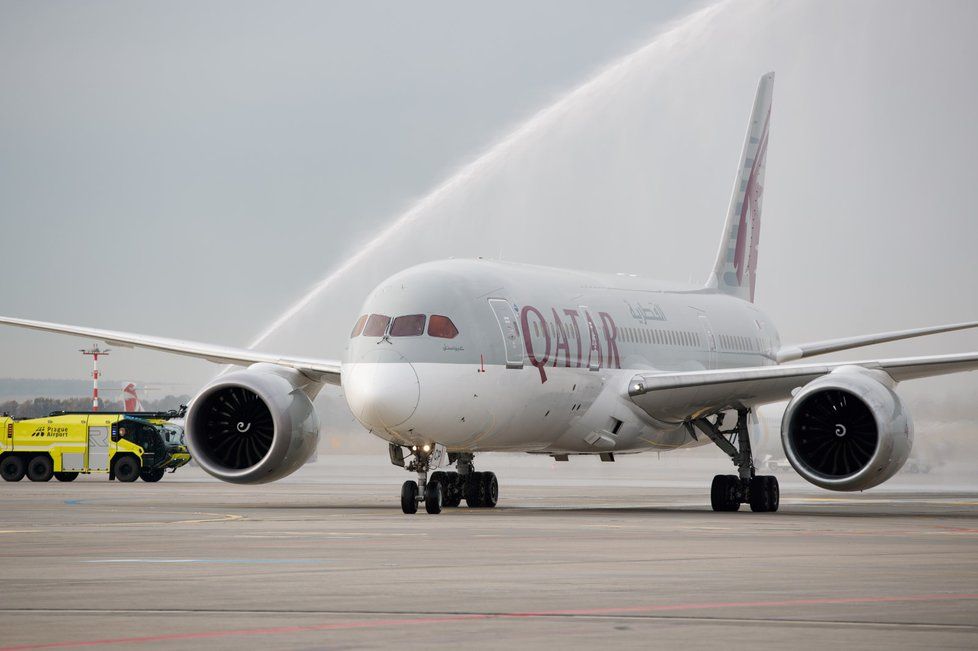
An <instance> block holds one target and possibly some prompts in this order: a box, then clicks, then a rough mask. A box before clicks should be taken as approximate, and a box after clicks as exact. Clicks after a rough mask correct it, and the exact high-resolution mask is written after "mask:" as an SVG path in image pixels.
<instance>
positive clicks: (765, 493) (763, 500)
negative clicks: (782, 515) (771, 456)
mask: <svg viewBox="0 0 978 651" xmlns="http://www.w3.org/2000/svg"><path fill="white" fill-rule="evenodd" d="M780 502H781V490H780V488H779V486H778V478H777V477H775V476H773V475H758V476H757V477H754V478H753V479H752V480H751V482H750V510H751V511H754V512H755V513H773V512H774V511H777V510H778V506H779V504H780Z"/></svg>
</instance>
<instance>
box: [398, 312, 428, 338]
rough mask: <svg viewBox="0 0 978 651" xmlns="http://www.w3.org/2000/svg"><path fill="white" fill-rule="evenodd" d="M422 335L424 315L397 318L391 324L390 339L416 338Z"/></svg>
mask: <svg viewBox="0 0 978 651" xmlns="http://www.w3.org/2000/svg"><path fill="white" fill-rule="evenodd" d="M423 334H424V315H423V314H409V315H408V316H399V317H397V318H396V319H394V323H392V324H391V336H392V337H417V336H419V335H423Z"/></svg>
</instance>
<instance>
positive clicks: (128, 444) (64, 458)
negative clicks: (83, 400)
mask: <svg viewBox="0 0 978 651" xmlns="http://www.w3.org/2000/svg"><path fill="white" fill-rule="evenodd" d="M172 415H173V413H172V412H171V413H165V412H153V413H149V412H136V413H123V414H120V413H103V412H54V413H52V414H51V415H50V416H48V417H46V418H30V419H23V420H18V419H15V418H11V417H9V416H7V415H4V416H2V417H0V476H2V477H3V478H4V479H5V480H7V481H20V480H21V479H23V477H24V476H25V475H26V476H27V478H28V479H30V480H31V481H50V479H51V478H52V477H55V478H57V479H58V480H59V481H74V479H75V478H76V477H78V475H79V474H95V473H107V474H108V475H109V479H118V480H119V481H124V482H130V481H136V480H137V479H139V478H142V479H143V481H149V482H155V481H159V480H160V479H162V478H163V473H164V472H165V471H166V470H170V471H171V472H172V471H174V470H176V469H177V468H179V467H180V466H183V465H185V464H186V463H188V462H189V461H190V454H189V453H188V452H187V447H186V446H185V445H183V443H182V440H180V439H181V437H180V436H178V435H175V431H178V430H179V427H178V426H170V425H169V424H167V422H166V421H167V418H168V417H169V416H172Z"/></svg>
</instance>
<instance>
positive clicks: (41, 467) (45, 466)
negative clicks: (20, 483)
mask: <svg viewBox="0 0 978 651" xmlns="http://www.w3.org/2000/svg"><path fill="white" fill-rule="evenodd" d="M52 477H54V462H52V461H51V457H49V456H48V455H46V454H39V455H37V456H36V457H31V459H30V461H28V462H27V478H28V479H30V480H31V481H51V478H52Z"/></svg>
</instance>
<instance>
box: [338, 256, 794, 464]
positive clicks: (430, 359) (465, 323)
mask: <svg viewBox="0 0 978 651" xmlns="http://www.w3.org/2000/svg"><path fill="white" fill-rule="evenodd" d="M362 314H363V315H364V316H368V317H369V316H370V315H379V316H380V317H390V318H392V319H394V318H396V317H399V316H406V315H424V318H425V319H426V320H430V319H431V317H432V315H439V316H444V317H448V318H449V319H450V320H451V321H452V323H453V324H454V325H455V326H456V327H457V335H455V336H454V337H451V338H447V337H444V336H442V337H438V336H431V334H429V331H427V330H426V331H424V332H422V333H421V334H416V332H417V331H411V334H410V335H409V336H398V334H397V328H396V327H394V328H391V327H388V328H387V329H386V330H384V331H383V332H381V331H380V330H378V329H377V327H376V325H375V327H374V329H373V330H372V334H371V335H370V336H368V335H366V334H363V333H360V334H358V335H357V336H354V337H352V338H351V339H350V342H349V346H348V349H347V356H346V360H345V362H344V365H343V373H342V377H343V386H344V390H345V395H346V398H347V402H348V403H349V405H350V408H351V409H352V411H353V413H354V415H355V416H356V417H357V419H358V420H359V421H360V422H361V423H362V424H363V425H364V427H366V428H367V429H369V430H370V431H371V432H372V433H374V434H376V435H377V436H380V437H382V438H384V439H386V440H389V441H393V442H397V443H400V444H424V443H439V444H442V445H445V446H446V447H447V448H448V449H449V450H459V451H482V450H511V451H526V452H548V453H554V454H561V453H601V452H616V451H620V452H634V451H641V450H648V449H652V448H654V449H660V450H669V449H675V448H678V447H684V446H690V445H698V444H701V443H702V442H703V437H700V440H699V441H697V440H695V439H693V438H691V437H690V436H689V434H688V433H687V431H686V429H685V428H684V427H682V420H683V417H682V416H681V415H680V414H681V411H682V410H681V409H677V410H676V412H675V413H671V410H670V409H669V407H668V405H666V406H664V407H663V409H662V412H661V413H657V414H656V415H655V417H651V416H650V415H649V414H648V413H646V412H645V411H643V410H641V409H639V408H638V407H636V406H635V405H634V403H632V401H631V400H630V399H629V397H628V393H627V387H628V384H629V382H630V380H631V379H632V378H633V377H634V375H635V374H636V373H637V372H648V371H650V370H652V371H656V370H658V371H694V370H705V369H714V368H732V367H747V366H766V365H772V364H774V363H775V362H774V354H775V351H777V350H778V348H779V347H780V340H779V337H778V334H777V331H776V330H775V328H774V326H773V324H772V323H771V322H770V321H769V320H768V319H767V317H766V316H765V315H764V314H763V313H762V312H760V311H759V310H758V309H757V308H756V307H755V306H754V305H753V304H751V303H748V302H746V301H741V300H739V299H736V298H732V297H730V296H727V295H724V294H719V293H716V292H712V291H707V290H702V289H696V288H687V289H684V288H670V287H665V286H661V285H653V284H652V283H650V282H649V281H647V280H644V279H640V278H635V277H628V276H618V275H607V274H590V273H584V272H576V271H567V270H560V269H551V268H545V267H536V266H531V265H518V264H510V263H499V262H490V261H485V260H448V261H442V262H435V263H429V264H425V265H421V266H418V267H413V268H411V269H408V270H405V271H403V272H401V273H399V274H397V275H395V276H392V277H391V278H389V279H388V280H386V281H385V282H384V283H382V284H381V285H379V286H378V287H377V288H376V289H375V290H374V291H373V292H372V293H371V294H370V296H369V297H368V298H367V300H366V302H365V303H364V307H363V310H362ZM415 321H417V316H415ZM405 322H406V321H405ZM392 323H393V322H392ZM394 325H396V324H394ZM677 407H680V406H677Z"/></svg>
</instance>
